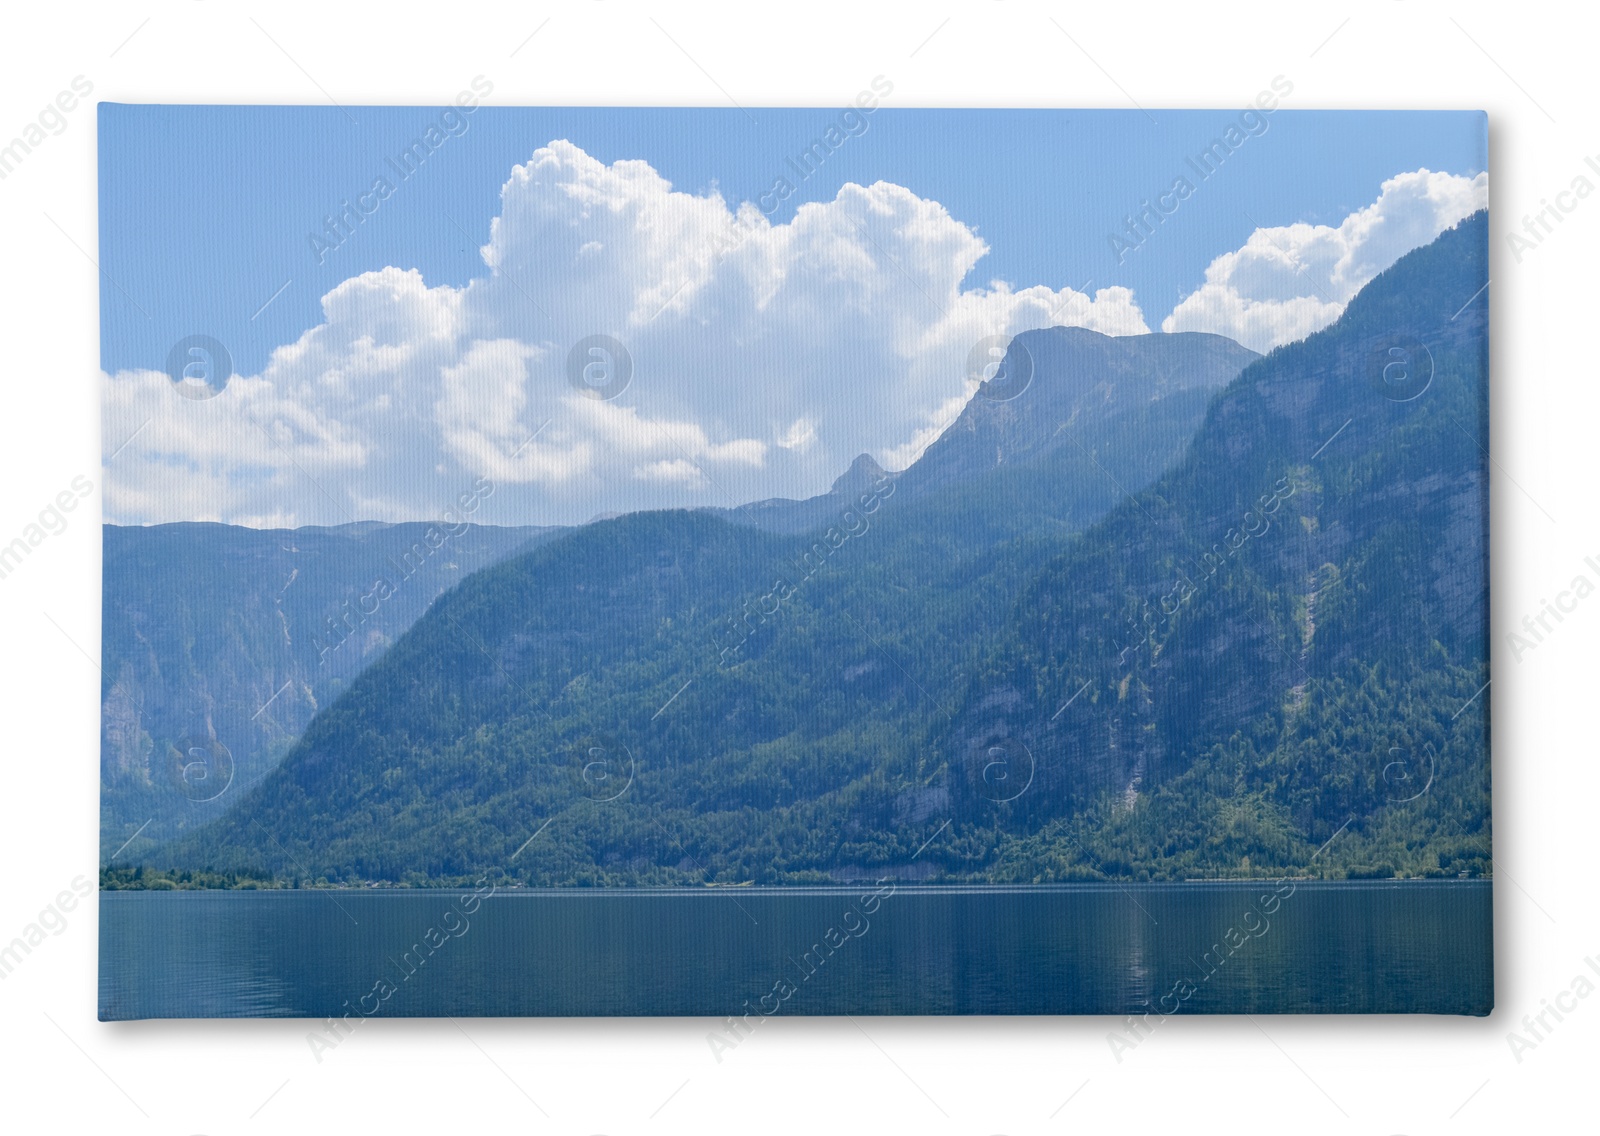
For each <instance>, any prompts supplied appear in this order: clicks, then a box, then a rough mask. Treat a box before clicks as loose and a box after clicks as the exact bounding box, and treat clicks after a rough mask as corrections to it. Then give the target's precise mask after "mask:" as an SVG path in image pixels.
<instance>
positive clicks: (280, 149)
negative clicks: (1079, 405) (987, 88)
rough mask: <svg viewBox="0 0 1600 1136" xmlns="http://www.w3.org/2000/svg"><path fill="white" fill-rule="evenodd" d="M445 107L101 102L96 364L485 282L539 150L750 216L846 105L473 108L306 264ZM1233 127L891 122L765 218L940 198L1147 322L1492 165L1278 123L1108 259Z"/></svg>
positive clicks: (137, 362)
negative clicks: (1444, 175) (647, 168)
mask: <svg viewBox="0 0 1600 1136" xmlns="http://www.w3.org/2000/svg"><path fill="white" fill-rule="evenodd" d="M891 98H892V96H891ZM438 113H439V112H438V110H437V108H423V107H352V108H350V114H351V116H353V117H354V119H355V120H356V122H355V123H353V122H352V121H351V120H350V118H347V117H346V116H345V114H344V113H343V112H341V111H340V110H338V109H337V108H333V107H184V106H133V105H125V104H115V103H104V104H101V108H100V115H101V119H100V123H101V129H100V190H101V197H100V200H101V226H100V255H101V264H102V266H103V267H104V269H105V271H106V273H107V274H108V275H109V276H110V278H111V279H112V280H114V281H116V283H117V285H119V286H120V288H121V289H125V290H126V291H127V293H128V296H131V297H132V299H133V300H134V301H137V307H136V306H135V304H134V303H132V302H130V300H129V298H128V297H127V296H124V295H123V293H122V291H119V289H118V288H117V287H108V288H106V289H104V294H103V297H102V304H101V315H102V337H101V359H102V366H103V367H104V368H105V369H107V370H108V371H114V370H117V369H121V368H134V367H156V368H159V367H160V366H161V365H162V363H163V361H164V360H165V358H166V354H167V350H168V348H169V347H170V346H171V345H172V344H173V343H174V342H175V341H176V340H178V339H180V338H181V337H183V336H184V335H187V334H190V333H192V332H197V331H198V332H204V333H206V334H209V335H212V336H215V337H216V338H217V339H219V340H221V341H222V342H223V343H226V344H227V345H228V347H229V349H230V350H231V352H232V353H233V356H234V362H235V366H236V369H238V370H239V371H241V372H245V373H248V372H253V371H255V370H257V369H259V368H260V367H261V365H262V364H263V363H264V362H265V361H266V357H267V354H268V352H270V350H271V349H272V348H273V347H275V346H277V345H279V344H281V343H287V342H291V341H292V340H293V339H295V338H296V337H297V336H298V335H299V334H300V333H301V332H302V331H304V330H305V329H306V328H307V327H310V326H312V325H313V324H314V323H316V322H317V321H318V319H319V318H320V316H321V310H320V308H319V306H318V301H319V299H320V297H321V296H322V294H323V293H324V292H325V291H327V290H328V289H329V288H332V287H333V286H334V285H336V284H338V283H339V282H340V281H342V280H344V279H346V278H347V277H351V276H355V275H357V274H358V273H361V272H365V271H369V270H374V269H379V268H383V267H385V266H389V265H394V266H397V267H402V268H417V269H420V270H421V272H422V274H423V276H424V278H425V279H426V280H427V281H428V283H430V284H455V285H460V284H464V283H466V282H467V280H469V279H470V278H471V277H473V276H475V275H481V274H482V272H483V264H482V261H481V260H480V259H479V256H478V245H479V244H481V243H482V242H484V241H485V240H487V238H488V229H489V221H490V219H491V218H492V217H493V216H494V215H495V213H496V212H497V211H498V198H499V192H500V186H501V185H502V183H503V182H504V181H505V179H506V175H507V173H508V172H509V171H510V169H511V168H512V166H514V165H516V164H518V163H520V162H525V161H527V159H528V156H529V155H530V154H531V153H532V152H533V151H534V149H536V148H537V147H539V146H541V145H544V144H545V143H547V142H549V141H552V140H554V139H561V138H564V139H568V140H570V141H572V142H574V143H576V144H577V145H578V146H580V147H582V148H583V149H584V150H585V151H587V152H588V153H589V154H591V155H593V156H594V157H596V158H599V159H600V160H601V161H604V162H607V163H610V162H614V161H616V160H618V159H623V158H642V159H645V160H647V161H648V162H649V163H650V164H651V165H652V166H654V167H655V169H656V170H658V171H659V172H660V173H661V174H662V176H664V177H665V178H666V179H667V180H668V181H670V182H671V183H672V184H673V186H674V188H676V189H679V190H683V191H686V192H692V193H696V194H700V193H704V192H706V191H707V190H709V189H710V188H712V187H713V186H715V187H717V188H719V189H720V190H721V192H722V194H723V196H724V197H725V198H727V199H728V200H729V201H730V202H737V201H744V200H752V201H753V200H756V199H757V198H758V197H759V195H761V194H763V193H765V192H767V191H768V190H769V189H770V188H771V186H772V184H773V182H774V179H775V178H777V177H779V176H783V175H784V174H785V173H786V172H787V169H788V167H787V166H786V165H785V160H786V159H787V158H789V157H790V156H792V155H794V154H796V153H798V152H799V151H801V150H803V149H804V148H805V146H806V145H807V144H808V143H809V142H810V141H811V139H813V138H815V137H816V136H817V135H818V134H820V133H821V132H822V130H823V129H824V128H825V127H826V126H827V125H828V124H829V123H830V122H832V121H834V120H835V118H836V117H837V114H838V111H837V110H834V109H829V108H817V109H801V110H793V109H782V110H774V109H761V108H751V111H750V113H751V114H752V115H753V116H754V118H755V121H754V122H752V121H751V120H750V118H747V117H746V116H745V114H744V113H742V112H741V111H739V110H736V109H728V110H721V109H646V110H618V109H616V108H563V109H554V110H534V109H522V108H510V109H508V108H503V107H493V106H482V107H480V108H478V109H477V110H476V111H475V112H474V113H473V114H472V115H471V117H470V118H469V119H468V120H467V121H468V123H469V125H468V129H467V131H466V132H465V133H464V134H461V135H460V136H458V137H453V138H451V139H450V141H449V143H448V144H447V145H446V146H445V147H443V148H442V150H441V152H440V153H439V154H438V155H437V156H436V158H435V160H433V161H430V162H429V163H428V164H427V165H426V166H424V167H423V169H422V170H421V171H419V172H418V173H417V174H416V175H415V176H414V177H412V178H411V179H410V180H409V181H408V182H406V183H405V184H404V185H403V186H399V187H397V192H396V193H395V194H394V196H393V197H391V198H390V199H389V200H387V201H385V202H384V204H383V206H382V208H381V209H380V210H379V211H378V212H377V213H375V214H374V215H373V216H372V217H371V218H370V219H369V220H368V221H366V222H364V223H363V225H362V226H361V229H360V230H359V231H358V232H357V234H356V236H355V237H353V238H351V239H350V240H349V241H347V242H346V243H344V244H343V245H341V246H340V247H339V248H338V249H337V250H335V251H334V252H332V253H330V254H329V255H328V256H327V257H326V261H325V263H323V264H320V265H319V264H318V263H317V260H316V258H315V257H313V256H312V255H311V253H310V250H309V244H308V241H307V234H308V233H309V232H311V231H312V230H314V229H320V228H321V221H322V218H323V217H324V216H325V215H326V214H327V213H328V212H329V211H331V210H333V209H335V208H336V207H337V206H338V203H339V202H340V201H341V200H344V199H347V198H349V197H350V196H351V195H353V194H355V193H358V192H361V191H365V190H366V189H368V187H370V185H371V184H372V179H373V178H374V176H376V175H377V174H379V173H381V172H382V171H383V170H384V168H385V167H384V159H385V158H386V157H388V156H390V155H392V154H395V153H398V152H399V151H400V150H401V149H402V148H403V147H404V146H405V144H406V143H407V142H408V141H409V140H410V139H412V138H414V137H415V136H416V135H417V134H418V133H419V132H420V131H421V130H422V129H423V127H424V126H425V125H426V124H427V123H428V122H429V121H432V120H434V119H436V118H437V116H438ZM1236 114H1237V112H1236V111H1228V110H1218V111H1192V110H1191V111H1173V110H1154V111H1152V115H1153V117H1154V121H1152V119H1151V117H1147V116H1146V115H1145V114H1144V113H1143V112H1140V111H1115V110H1096V111H1090V112H1074V111H1055V110H1045V111H1040V110H1034V111H1026V110H1021V111H991V110H985V111H960V110H958V111H928V110H908V109H903V108H896V107H892V106H887V105H885V106H882V107H880V108H879V109H878V110H876V111H875V112H873V113H872V114H871V115H870V116H869V117H868V119H867V121H868V124H869V125H868V129H867V131H866V132H865V133H864V134H860V135H858V136H855V137H853V138H851V139H850V141H849V142H848V144H846V145H844V146H842V147H841V148H840V149H839V151H838V152H837V153H836V154H835V155H833V156H832V157H831V158H830V159H829V160H828V162H827V163H826V165H824V166H823V167H822V168H821V169H820V170H819V171H818V172H817V173H816V174H814V175H813V176H812V177H811V178H810V179H809V180H807V181H805V182H804V183H801V184H798V185H797V186H796V192H795V193H794V194H793V195H792V196H790V197H789V198H788V199H787V200H785V201H784V202H782V203H781V204H780V205H779V207H778V209H777V210H776V212H774V213H773V214H772V218H773V220H777V221H781V220H787V219H789V218H790V217H792V216H793V214H794V210H795V208H797V207H798V206H799V205H800V204H801V203H802V202H805V201H826V200H829V199H831V198H832V197H833V196H834V194H835V193H837V191H838V189H839V187H840V186H841V185H843V184H844V183H845V182H856V183H859V184H863V185H866V184H871V183H872V182H875V181H879V180H884V181H890V182H895V183H897V184H899V185H904V186H906V187H908V188H910V189H912V190H913V191H915V192H916V193H918V194H919V195H920V196H922V197H926V198H932V199H933V200H936V201H939V202H941V203H942V204H943V205H944V206H945V207H946V208H947V209H949V210H950V212H951V214H952V215H953V216H954V217H955V218H956V219H957V220H960V221H963V222H965V223H966V224H967V225H969V226H971V227H972V228H973V229H974V230H976V232H977V233H978V234H979V236H981V237H982V238H983V239H984V240H985V241H986V242H987V243H988V245H989V247H990V250H991V251H990V252H989V254H988V255H987V256H986V257H984V258H983V260H982V261H980V262H979V264H978V266H977V268H976V269H975V270H974V273H973V277H974V279H976V280H981V281H985V282H986V281H987V280H988V279H989V278H990V277H999V278H1002V279H1005V280H1009V281H1012V282H1014V283H1018V284H1034V283H1043V284H1049V285H1052V286H1054V287H1062V286H1071V287H1078V286H1080V285H1082V284H1084V283H1085V282H1086V281H1091V280H1092V281H1093V282H1094V286H1095V287H1104V286H1106V285H1114V284H1122V285H1126V286H1128V287H1130V288H1132V289H1133V290H1134V293H1135V295H1136V296H1137V297H1138V298H1139V300H1140V301H1141V303H1142V304H1143V305H1144V307H1145V310H1146V311H1147V313H1148V312H1156V313H1157V314H1165V312H1166V311H1167V310H1170V308H1171V307H1172V306H1173V305H1174V304H1175V303H1176V302H1177V300H1178V299H1179V297H1180V296H1181V295H1182V294H1185V293H1187V292H1189V291H1191V290H1193V289H1194V288H1195V287H1197V286H1198V285H1199V283H1200V282H1201V280H1202V278H1203V276H1204V272H1205V268H1206V265H1207V264H1208V263H1209V262H1210V261H1211V259H1212V258H1213V257H1214V256H1216V255H1218V254H1219V253H1222V252H1225V251H1227V250H1230V249H1234V248H1237V247H1239V246H1240V245H1242V244H1243V243H1244V241H1245V239H1246V238H1247V237H1248V236H1249V234H1250V233H1251V231H1252V230H1254V229H1255V228H1256V226H1257V224H1259V225H1263V226H1274V225H1284V224H1288V223H1291V222H1295V221H1309V222H1320V223H1324V224H1333V225H1336V224H1338V223H1339V221H1340V220H1341V219H1343V218H1344V217H1345V216H1346V215H1347V214H1349V213H1351V212H1353V211H1354V210H1356V209H1358V208H1360V207H1362V206H1364V205H1366V204H1369V203H1370V202H1371V201H1373V199H1374V198H1375V197H1376V196H1377V193H1378V188H1379V186H1380V184H1381V183H1382V182H1383V181H1384V179H1385V178H1388V177H1391V176H1392V175H1394V174H1396V173H1399V172H1401V171H1405V170H1415V169H1419V168H1427V169H1431V170H1442V171H1446V172H1449V173H1455V174H1463V175H1473V174H1477V173H1479V172H1481V171H1483V170H1484V169H1485V166H1486V154H1485V149H1484V147H1485V135H1484V133H1483V126H1482V118H1481V117H1480V116H1479V115H1477V114H1475V113H1474V114H1450V113H1403V112H1402V113H1396V112H1380V111H1339V112H1327V111H1297V110H1292V109H1289V108H1288V107H1286V106H1285V107H1282V108H1280V109H1279V110H1277V111H1275V112H1274V113H1272V114H1271V115H1269V116H1267V122H1268V129H1267V131H1266V133H1265V134H1262V135H1260V136H1257V137H1252V138H1250V140H1249V142H1248V144H1247V145H1245V146H1243V147H1242V148H1241V149H1240V152H1239V153H1238V154H1236V155H1235V156H1234V157H1233V158H1231V159H1230V160H1229V162H1228V164H1227V165H1225V166H1224V167H1223V168H1222V169H1221V170H1219V171H1218V172H1217V173H1216V174H1215V175H1213V176H1212V177H1211V178H1210V179H1209V180H1208V181H1207V182H1205V183H1204V184H1203V185H1198V186H1197V191H1196V193H1195V194H1194V196H1193V197H1191V198H1190V199H1189V200H1187V201H1185V202H1184V204H1183V207H1182V208H1181V210H1179V211H1178V213H1176V214H1175V215H1174V216H1172V217H1171V218H1170V219H1169V220H1168V221H1166V222H1165V223H1164V224H1163V225H1162V228H1161V230H1160V232H1159V233H1158V234H1157V237H1156V238H1154V239H1152V240H1151V241H1150V242H1148V243H1147V244H1146V245H1145V246H1144V247H1142V248H1140V249H1139V250H1138V251H1137V252H1135V253H1131V254H1129V255H1128V256H1127V257H1126V258H1124V263H1122V264H1120V265H1119V264H1118V263H1117V259H1116V257H1114V256H1113V255H1112V253H1111V251H1110V246H1109V242H1108V241H1107V239H1106V238H1107V236H1108V234H1109V233H1111V232H1113V231H1114V230H1117V229H1120V228H1121V227H1122V219H1123V218H1124V217H1125V216H1126V215H1127V213H1128V212H1129V211H1130V210H1131V209H1133V208H1135V207H1136V206H1137V205H1138V203H1139V202H1140V201H1141V200H1143V199H1147V198H1149V197H1150V196H1151V195H1153V194H1155V193H1157V192H1161V191H1165V190H1167V189H1168V188H1169V187H1170V186H1171V184H1172V180H1173V178H1174V177H1176V176H1178V175H1180V174H1183V173H1185V172H1187V169H1186V167H1185V166H1184V164H1183V159H1184V158H1185V157H1186V156H1189V155H1191V154H1194V153H1197V152H1199V151H1200V150H1202V149H1204V147H1205V145H1206V144H1207V143H1208V142H1209V141H1210V140H1211V139H1212V138H1214V137H1216V136H1217V135H1218V134H1220V133H1221V132H1222V130H1223V129H1224V128H1225V127H1226V126H1227V125H1228V124H1229V123H1230V122H1232V121H1233V120H1234V119H1235V116H1236ZM356 123H359V125H357V124H356ZM1191 177H1192V174H1191ZM791 180H794V179H793V178H791ZM447 216H448V217H449V218H453V219H454V221H455V222H456V223H459V224H460V225H461V227H462V228H463V229H465V230H466V232H467V233H468V234H470V238H471V239H470V240H469V239H468V237H467V236H464V235H463V234H462V232H461V231H460V230H458V229H457V228H456V227H455V224H452V223H451V221H450V220H448V219H447ZM285 281H291V283H290V285H289V287H288V288H287V289H285V290H284V292H283V293H282V294H281V295H280V296H279V297H278V298H277V299H276V300H274V301H273V302H272V304H271V305H269V306H268V307H267V309H266V310H265V311H263V312H261V314H260V315H259V316H256V317H255V318H254V319H253V320H252V318H251V317H252V315H254V314H255V313H256V312H257V310H258V309H259V308H260V307H261V305H262V304H264V303H266V301H267V300H268V298H269V297H271V296H272V294H273V293H274V292H275V291H276V290H277V289H278V287H279V286H280V285H282V284H283V283H284V282H285ZM140 308H142V309H143V310H144V311H143V313H141V312H140V310H139V309H140ZM144 313H148V315H149V318H148V319H147V318H146V317H145V314H144Z"/></svg>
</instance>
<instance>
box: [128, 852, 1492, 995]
mask: <svg viewBox="0 0 1600 1136" xmlns="http://www.w3.org/2000/svg"><path fill="white" fill-rule="evenodd" d="M1285 892H1287V894H1284V893H1285ZM99 1001H100V1017H101V1019H102V1020H107V1021H113V1020H125V1019H134V1018H152V1017H161V1018H188V1017H256V1016H260V1017H317V1018H325V1017H329V1016H343V1015H345V1014H347V1013H349V1014H353V1015H356V1016H378V1015H381V1016H424V1017H438V1016H446V1015H453V1016H473V1015H475V1016H495V1017H500V1016H525V1015H536V1016H566V1015H715V1016H718V1017H723V1016H727V1015H730V1014H733V1015H743V1014H746V1013H750V1014H757V1015H759V1014H763V1013H765V1014H772V1013H782V1014H1125V1013H1143V1012H1145V1011H1147V1010H1151V1011H1156V1012H1161V1013H1171V1012H1182V1013H1201V1014H1207V1013H1345V1014H1353V1013H1442V1014H1487V1013H1488V1012H1489V1010H1490V1009H1491V1008H1492V1007H1493V1002H1494V994H1493V918H1492V912H1491V887H1490V883H1489V881H1486V880H1449V881H1415V880H1408V881H1370V882H1367V881H1363V882H1353V881H1340V882H1313V881H1303V880H1302V881H1290V882H1288V883H1278V882H1276V881H1265V882H1244V881H1240V882H1228V883H1188V884H1128V885H1125V886H1124V885H1117V884H1083V885H1060V886H1048V887H981V888H979V887H953V888H952V887H921V886H912V885H907V884H904V883H901V884H899V885H895V884H893V883H885V884H884V885H882V886H881V887H877V888H874V886H873V885H863V886H861V887H827V888H761V889H756V888H706V889H693V890H691V889H676V890H674V889H662V890H643V889H639V890H622V889H614V890H598V889H564V890H538V891H534V890H527V889H514V890H505V889H502V890H499V891H495V892H493V893H492V894H484V893H483V890H482V889H480V891H479V892H473V891H471V890H465V891H461V890H453V889H452V890H446V889H439V890H407V889H372V890H364V891H358V890H319V891H312V890H307V891H164V892H157V891H110V892H102V893H101V895H100V999H99Z"/></svg>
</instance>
